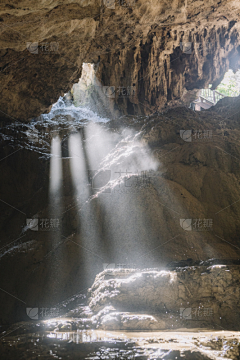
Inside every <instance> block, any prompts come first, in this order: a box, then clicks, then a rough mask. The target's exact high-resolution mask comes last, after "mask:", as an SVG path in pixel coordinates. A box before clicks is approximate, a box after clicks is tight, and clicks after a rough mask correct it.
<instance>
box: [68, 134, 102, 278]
mask: <svg viewBox="0 0 240 360" xmlns="http://www.w3.org/2000/svg"><path fill="white" fill-rule="evenodd" d="M68 148H69V156H70V171H71V175H72V181H73V186H74V190H75V203H76V205H77V210H78V214H79V221H80V224H79V231H78V235H79V236H78V239H77V241H76V243H75V245H76V246H79V248H80V249H81V254H82V261H83V263H84V269H85V271H86V273H88V274H89V273H90V272H93V273H94V271H96V270H97V271H99V270H100V271H101V270H102V269H101V266H102V265H101V264H102V262H103V261H102V258H101V247H102V245H101V241H100V237H101V234H100V230H99V226H100V222H101V219H100V218H99V216H101V213H100V212H99V211H98V209H97V208H96V205H97V204H93V203H92V202H91V201H90V197H91V187H90V184H89V180H88V179H89V177H88V170H89V169H88V159H87V157H86V150H85V144H84V141H83V140H82V138H81V135H80V134H79V133H74V134H71V135H70V137H69V142H68ZM96 266H98V269H96Z"/></svg>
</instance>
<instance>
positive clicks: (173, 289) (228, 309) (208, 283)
mask: <svg viewBox="0 0 240 360" xmlns="http://www.w3.org/2000/svg"><path fill="white" fill-rule="evenodd" d="M239 286H240V268H239V266H225V265H214V266H210V267H204V266H202V267H186V268H178V269H176V270H175V271H165V270H163V271H158V270H151V269H149V270H135V271H134V270H128V269H126V270H105V271H104V272H102V273H100V274H99V275H97V277H96V279H95V281H94V284H93V285H92V287H91V288H90V289H89V308H90V311H91V312H92V313H93V314H95V315H93V316H92V317H91V325H92V326H93V327H96V328H100V329H104V330H150V329H151V330H154V329H158V330H160V329H176V328H181V327H188V328H189V327H190V328H194V327H196V322H197V324H198V326H199V327H205V328H217V327H220V328H223V329H232V330H238V324H239V321H240V303H239V291H240V288H239ZM82 310H83V309H80V311H76V310H72V311H70V313H69V314H68V316H73V315H74V316H75V317H79V316H81V317H84V312H83V311H82ZM88 320H89V318H88ZM80 323H81V322H80ZM91 325H90V326H91ZM88 326H89V322H88Z"/></svg>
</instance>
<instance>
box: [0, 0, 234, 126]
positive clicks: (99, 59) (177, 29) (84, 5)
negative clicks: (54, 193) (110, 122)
mask: <svg viewBox="0 0 240 360" xmlns="http://www.w3.org/2000/svg"><path fill="white" fill-rule="evenodd" d="M106 4H108V3H107V2H105V1H103V2H100V1H97V0H91V1H86V0H85V1H83V0H75V1H72V0H67V1H64V2H62V1H55V2H54V4H53V3H49V2H47V1H44V0H43V1H41V2H40V3H37V4H35V5H34V4H29V2H28V1H26V0H22V1H20V2H19V1H18V2H17V3H16V2H15V1H14V0H11V1H7V2H5V1H2V2H1V9H0V20H1V22H0V31H1V40H0V55H1V60H0V90H1V100H0V110H1V118H2V119H4V120H5V121H7V120H8V121H13V120H15V119H20V120H21V121H28V120H30V119H31V118H33V117H36V116H38V115H40V114H41V113H43V112H45V111H48V110H49V107H50V106H51V104H53V103H54V102H56V100H57V99H58V97H59V96H60V95H63V93H65V92H67V91H68V90H70V88H71V86H72V84H73V83H76V82H77V81H78V79H79V78H80V75H81V68H82V63H83V62H89V63H95V64H98V65H99V67H98V78H99V80H100V82H101V83H102V85H104V86H114V87H115V89H116V96H115V99H113V100H112V101H113V103H115V104H116V106H117V107H118V108H119V109H120V110H121V112H122V113H125V114H126V113H129V114H133V113H135V114H136V113H137V114H140V113H149V112H152V111H156V110H158V109H161V108H162V107H164V106H165V105H166V103H167V104H176V103H178V104H179V103H181V102H184V98H182V97H183V96H184V95H186V91H187V90H193V89H194V88H202V87H205V86H207V85H208V84H209V83H210V82H211V83H213V87H214V86H216V85H217V84H218V83H219V82H220V81H221V79H222V77H223V75H224V73H225V72H226V71H227V70H228V69H229V67H232V68H234V69H235V68H237V67H238V62H239V54H238V51H239V22H238V20H239V4H238V2H236V1H234V0H231V1H227V0H222V1H220V2H219V1H218V0H211V1H207V2H204V1H198V2H196V1H193V0H188V1H183V0H179V1H176V0H171V1H160V2H159V1H156V0H155V1H152V2H151V3H146V2H145V1H144V0H135V1H134V0H131V2H130V0H129V1H128V2H127V1H126V2H124V1H122V0H120V1H119V2H118V1H116V2H114V4H113V5H112V6H109V5H107V6H106ZM189 42H190V43H192V44H191V48H190V51H186V50H187V48H186V43H189ZM181 43H182V45H181ZM189 52H190V53H189ZM129 86H132V87H134V88H135V90H134V96H133V95H132V94H131V96H129V95H128V96H126V95H124V96H119V92H117V89H118V88H119V87H125V88H126V87H129ZM181 98H182V100H181Z"/></svg>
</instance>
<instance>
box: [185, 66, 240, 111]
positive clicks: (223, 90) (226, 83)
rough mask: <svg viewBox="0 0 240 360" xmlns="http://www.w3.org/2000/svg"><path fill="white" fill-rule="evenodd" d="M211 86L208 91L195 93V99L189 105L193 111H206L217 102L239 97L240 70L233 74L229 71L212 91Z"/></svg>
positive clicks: (203, 90)
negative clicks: (226, 98)
mask: <svg viewBox="0 0 240 360" xmlns="http://www.w3.org/2000/svg"><path fill="white" fill-rule="evenodd" d="M211 88H212V84H210V85H209V87H208V89H201V90H199V91H198V92H197V98H196V100H194V101H193V102H191V104H190V108H191V109H193V110H195V111H201V110H207V109H210V108H211V107H212V106H215V105H216V104H217V103H218V101H219V100H221V99H224V98H225V97H237V96H239V95H240V70H238V71H236V72H235V73H234V72H233V70H232V69H229V70H228V71H227V72H226V73H225V75H224V77H223V80H222V81H221V83H220V84H219V85H218V86H217V88H216V89H214V90H212V89H211Z"/></svg>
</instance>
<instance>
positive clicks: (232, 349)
mask: <svg viewBox="0 0 240 360" xmlns="http://www.w3.org/2000/svg"><path fill="white" fill-rule="evenodd" d="M17 325H18V330H17V329H15V335H13V334H10V333H9V334H5V335H3V337H2V338H1V341H0V350H1V356H2V359H4V360H5V359H10V360H11V359H16V358H18V359H36V357H37V358H40V359H41V358H44V359H48V360H51V359H54V358H55V359H56V358H58V359H73V360H75V359H81V360H82V359H85V360H90V359H92V360H100V359H107V360H112V359H115V360H127V359H141V360H153V359H155V360H160V359H171V360H180V359H189V360H209V359H212V360H218V359H220V358H221V359H229V360H230V359H232V360H238V359H239V340H240V338H239V333H237V332H235V333H234V332H227V331H221V332H219V331H214V332H213V331H212V332H208V331H201V332H200V331H197V329H195V331H186V330H184V329H182V330H181V331H177V332H176V331H175V332H113V331H112V332H105V331H94V330H88V331H75V332H73V331H71V332H62V333H56V332H54V331H52V330H51V328H52V325H47V324H38V326H37V327H38V329H37V331H36V332H31V331H34V330H35V329H34V328H35V327H36V326H33V325H31V324H27V323H25V324H17ZM20 329H21V330H20ZM17 333H18V334H17Z"/></svg>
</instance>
